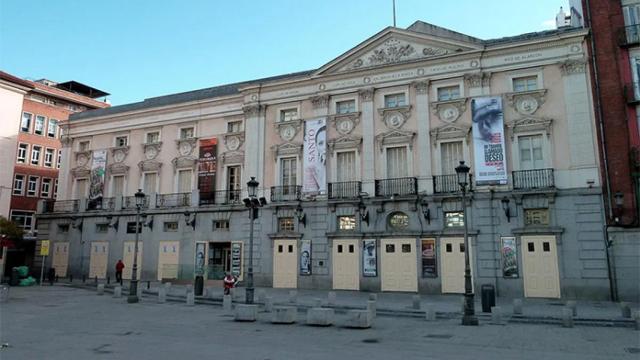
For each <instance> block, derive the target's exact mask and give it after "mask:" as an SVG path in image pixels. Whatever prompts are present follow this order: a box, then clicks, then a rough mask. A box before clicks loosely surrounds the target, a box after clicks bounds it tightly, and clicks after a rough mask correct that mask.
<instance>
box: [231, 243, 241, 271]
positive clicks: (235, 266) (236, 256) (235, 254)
mask: <svg viewBox="0 0 640 360" xmlns="http://www.w3.org/2000/svg"><path fill="white" fill-rule="evenodd" d="M231 275H233V276H235V277H236V278H238V280H242V241H232V242H231Z"/></svg>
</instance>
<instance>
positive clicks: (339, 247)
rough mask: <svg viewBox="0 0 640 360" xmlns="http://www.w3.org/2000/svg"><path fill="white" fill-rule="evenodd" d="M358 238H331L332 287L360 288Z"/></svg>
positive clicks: (342, 288)
mask: <svg viewBox="0 0 640 360" xmlns="http://www.w3.org/2000/svg"><path fill="white" fill-rule="evenodd" d="M358 250H359V248H358V240H338V239H335V240H333V288H334V289H336V290H360V261H359V260H360V255H359V253H360V252H359V251H358Z"/></svg>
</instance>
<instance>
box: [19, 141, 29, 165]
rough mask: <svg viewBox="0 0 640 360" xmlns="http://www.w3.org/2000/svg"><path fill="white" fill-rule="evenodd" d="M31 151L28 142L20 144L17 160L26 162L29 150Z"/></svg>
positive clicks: (21, 162)
mask: <svg viewBox="0 0 640 360" xmlns="http://www.w3.org/2000/svg"><path fill="white" fill-rule="evenodd" d="M28 151H29V145H28V144H20V145H18V159H17V161H18V162H19V163H20V164H24V163H25V161H27V152H28Z"/></svg>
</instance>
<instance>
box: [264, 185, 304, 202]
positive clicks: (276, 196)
mask: <svg viewBox="0 0 640 360" xmlns="http://www.w3.org/2000/svg"><path fill="white" fill-rule="evenodd" d="M301 193H302V186H300V185H286V186H272V187H271V202H279V201H297V200H300V195H301Z"/></svg>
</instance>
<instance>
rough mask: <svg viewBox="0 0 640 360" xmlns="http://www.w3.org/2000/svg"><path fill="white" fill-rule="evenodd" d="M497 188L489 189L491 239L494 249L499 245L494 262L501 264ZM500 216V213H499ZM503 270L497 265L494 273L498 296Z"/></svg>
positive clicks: (497, 295)
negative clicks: (497, 231) (499, 257)
mask: <svg viewBox="0 0 640 360" xmlns="http://www.w3.org/2000/svg"><path fill="white" fill-rule="evenodd" d="M494 193H495V190H494V189H489V204H490V206H491V239H492V241H493V244H494V245H493V246H494V249H495V247H498V248H497V249H495V251H494V252H493V262H494V264H496V265H498V264H500V261H499V259H498V253H500V254H501V253H502V251H501V250H500V242H499V241H496V222H495V216H494V214H495V209H494V207H493V200H494V197H493V196H494V195H495V194H494ZM498 216H499V215H498ZM500 265H501V264H500ZM501 271H502V267H501V266H496V271H495V272H494V273H493V275H494V278H495V281H494V282H495V287H496V297H500V291H499V290H498V289H499V288H498V280H499V279H500V277H499V276H498V274H499V273H500V272H501Z"/></svg>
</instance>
